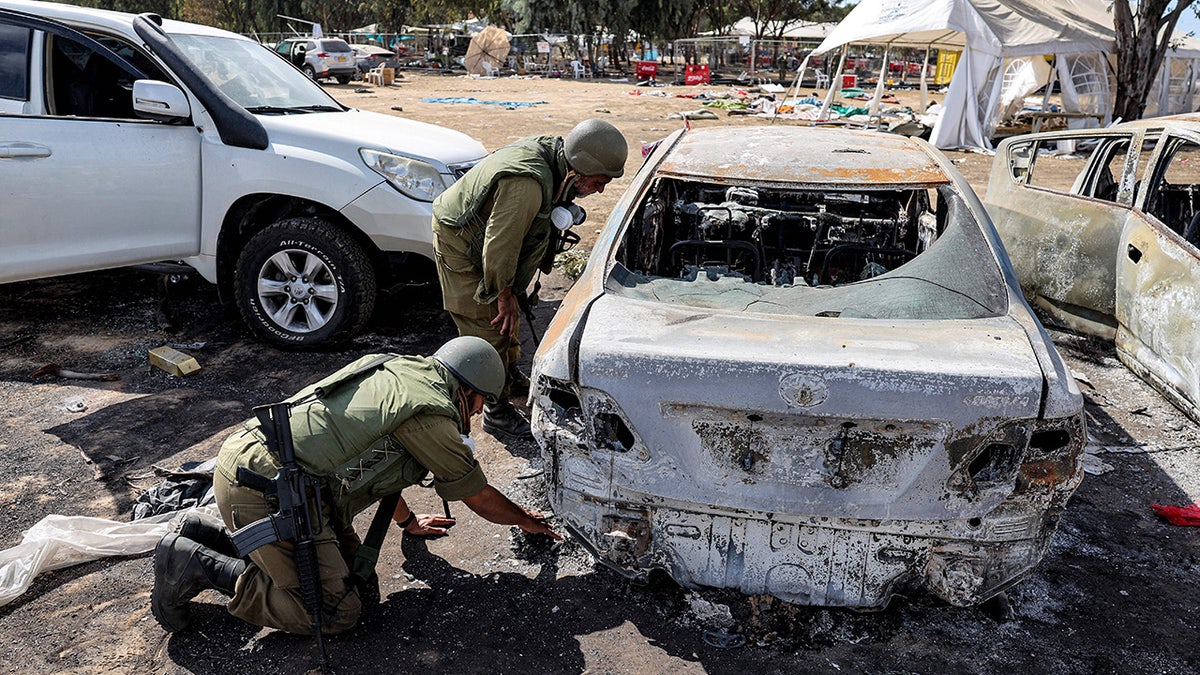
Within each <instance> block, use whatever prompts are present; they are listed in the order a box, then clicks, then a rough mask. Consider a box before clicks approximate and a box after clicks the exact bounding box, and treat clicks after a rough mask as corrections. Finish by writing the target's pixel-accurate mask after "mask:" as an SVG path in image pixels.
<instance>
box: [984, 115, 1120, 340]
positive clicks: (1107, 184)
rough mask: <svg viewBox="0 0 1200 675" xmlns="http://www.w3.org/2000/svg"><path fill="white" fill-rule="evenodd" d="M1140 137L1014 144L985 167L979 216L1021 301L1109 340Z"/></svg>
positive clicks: (1099, 134) (1098, 134)
mask: <svg viewBox="0 0 1200 675" xmlns="http://www.w3.org/2000/svg"><path fill="white" fill-rule="evenodd" d="M1142 143H1143V131H1142V130H1141V129H1133V130H1121V131H1113V130H1092V131H1088V132H1074V133H1070V132H1060V133H1053V134H1040V135H1037V136H1026V137H1019V138H1013V139H1009V140H1007V141H1005V142H1004V143H1003V144H1001V146H1000V148H999V150H998V151H997V153H996V160H995V163H994V164H993V165H992V176H991V180H990V183H989V185H988V192H987V199H986V200H985V203H986V206H987V210H988V213H989V215H990V216H991V218H992V222H993V223H994V224H995V226H996V230H997V231H998V232H999V233H1000V237H1001V239H1002V240H1003V241H1004V246H1005V248H1006V249H1007V250H1008V253H1009V257H1010V258H1011V259H1012V263H1013V269H1014V270H1015V271H1016V273H1017V278H1018V279H1019V280H1020V282H1021V287H1022V290H1023V291H1024V293H1025V295H1026V297H1028V298H1030V300H1031V301H1032V302H1033V303H1034V304H1036V305H1038V306H1039V307H1041V308H1042V309H1043V310H1045V311H1047V312H1048V313H1050V314H1051V315H1052V316H1053V317H1055V318H1056V319H1057V320H1059V321H1061V322H1063V323H1065V324H1067V325H1069V326H1071V327H1073V328H1075V329H1077V330H1081V331H1084V332H1087V333H1091V334H1095V335H1100V336H1102V337H1107V338H1111V337H1112V336H1113V335H1114V333H1115V330H1116V319H1115V313H1116V312H1115V306H1116V299H1115V289H1116V274H1117V265H1118V260H1117V256H1118V244H1119V240H1120V238H1121V232H1122V229H1123V227H1124V225H1125V222H1126V220H1127V219H1128V218H1129V214H1130V212H1131V210H1132V208H1133V198H1134V192H1135V179H1136V176H1137V171H1138V163H1139V157H1140V156H1141V149H1142Z"/></svg>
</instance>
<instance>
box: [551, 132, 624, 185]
mask: <svg viewBox="0 0 1200 675" xmlns="http://www.w3.org/2000/svg"><path fill="white" fill-rule="evenodd" d="M563 150H564V151H565V152H566V153H567V163H568V164H570V165H571V168H572V169H575V173H577V174H579V175H581V176H608V177H610V178H620V177H621V175H622V174H624V173H625V157H626V156H627V155H628V154H629V144H628V143H626V142H625V136H623V135H622V134H621V132H620V131H619V130H618V129H617V128H616V127H614V126H613V125H611V124H609V123H608V122H605V121H604V120H600V119H596V118H592V119H588V120H584V121H582V122H580V123H579V124H577V125H575V128H574V129H572V130H571V133H569V134H567V137H566V138H565V139H564V140H563Z"/></svg>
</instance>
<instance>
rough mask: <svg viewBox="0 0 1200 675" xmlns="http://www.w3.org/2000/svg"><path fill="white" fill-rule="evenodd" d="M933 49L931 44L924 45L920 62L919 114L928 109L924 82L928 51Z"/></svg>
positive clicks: (927, 93)
mask: <svg viewBox="0 0 1200 675" xmlns="http://www.w3.org/2000/svg"><path fill="white" fill-rule="evenodd" d="M932 47H933V45H932V44H927V45H925V60H924V61H922V62H921V113H922V114H924V113H925V109H926V108H928V107H929V104H928V103H927V101H928V99H929V86H928V85H927V84H926V82H925V72H926V71H927V70H929V51H930V49H931V48H932Z"/></svg>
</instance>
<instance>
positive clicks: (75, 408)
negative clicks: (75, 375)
mask: <svg viewBox="0 0 1200 675" xmlns="http://www.w3.org/2000/svg"><path fill="white" fill-rule="evenodd" d="M63 408H65V409H66V411H67V412H73V413H81V412H84V411H85V410H87V399H85V398H84V397H82V396H68V397H67V398H66V400H64V401H63Z"/></svg>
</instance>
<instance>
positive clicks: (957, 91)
mask: <svg viewBox="0 0 1200 675" xmlns="http://www.w3.org/2000/svg"><path fill="white" fill-rule="evenodd" d="M851 43H870V44H883V45H887V46H888V47H889V48H891V47H924V48H926V49H929V48H935V49H953V50H962V56H961V57H960V59H959V62H958V67H957V69H956V70H955V73H954V77H953V79H952V80H951V82H950V89H949V91H948V92H947V94H946V99H945V111H944V112H943V114H942V117H941V119H940V120H939V121H938V123H937V125H936V126H935V127H934V130H933V135H932V138H931V142H932V143H933V144H934V145H936V146H937V147H939V148H943V149H950V148H990V147H991V142H990V136H991V131H992V129H993V128H994V126H995V121H996V115H997V113H998V111H999V109H1000V104H1001V99H1000V93H1001V87H1002V85H1003V82H1004V79H1005V77H1004V75H1005V61H1006V59H1007V60H1013V59H1019V58H1027V59H1028V58H1031V57H1041V56H1042V55H1044V54H1054V55H1056V56H1058V57H1060V58H1059V59H1058V61H1057V62H1058V73H1059V77H1060V80H1061V82H1062V87H1063V101H1064V104H1065V105H1066V106H1068V108H1071V107H1074V108H1075V109H1076V111H1082V110H1080V109H1081V108H1082V107H1083V106H1084V105H1088V106H1090V107H1096V108H1102V107H1103V106H1105V105H1106V101H1100V100H1097V99H1102V98H1103V99H1107V95H1108V91H1109V78H1108V75H1107V72H1106V68H1107V66H1106V58H1107V55H1108V54H1111V53H1112V52H1113V51H1114V31H1113V19H1112V15H1111V14H1109V13H1108V11H1107V8H1106V5H1105V0H1004V2H999V1H998V0H862V2H860V3H859V4H858V6H857V7H855V8H854V9H853V10H851V11H850V13H849V14H848V15H847V16H846V18H845V19H843V20H842V22H841V23H840V24H838V26H837V28H835V29H834V30H833V32H832V33H830V34H829V37H827V38H826V39H825V41H824V42H822V43H821V45H820V46H819V47H817V49H816V51H817V52H818V53H821V52H828V51H831V50H833V49H836V48H838V47H841V46H844V45H848V44H851ZM885 61H886V59H885ZM1028 79H1029V78H1028V77H1014V78H1010V81H1013V82H1020V81H1027V80H1028ZM835 81H836V80H835ZM1083 112H1089V111H1083ZM1095 112H1097V113H1098V114H1101V115H1103V114H1105V113H1106V112H1107V111H1102V110H1096V111H1095Z"/></svg>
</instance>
